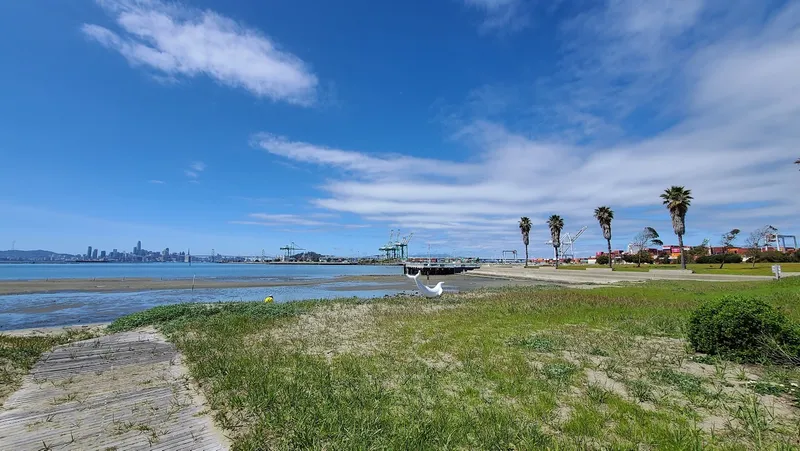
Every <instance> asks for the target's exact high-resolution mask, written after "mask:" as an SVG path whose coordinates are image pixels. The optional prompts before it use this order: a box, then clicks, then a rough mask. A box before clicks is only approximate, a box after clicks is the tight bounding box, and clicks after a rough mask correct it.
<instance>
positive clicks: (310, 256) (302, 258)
mask: <svg viewBox="0 0 800 451" xmlns="http://www.w3.org/2000/svg"><path fill="white" fill-rule="evenodd" d="M320 257H322V254H318V253H316V252H303V253H302V254H294V255H292V257H291V258H292V259H294V261H296V262H318V261H319V259H320Z"/></svg>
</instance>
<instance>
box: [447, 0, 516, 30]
mask: <svg viewBox="0 0 800 451" xmlns="http://www.w3.org/2000/svg"><path fill="white" fill-rule="evenodd" d="M463 1H464V3H465V4H466V5H467V6H468V7H471V8H474V9H477V10H480V11H481V12H482V13H483V14H484V15H485V17H484V20H483V22H482V23H481V26H480V30H481V31H482V32H513V31H518V30H521V29H523V28H525V27H526V26H527V25H528V23H529V17H528V15H527V14H526V13H525V12H524V11H523V9H524V7H525V1H524V0H463Z"/></svg>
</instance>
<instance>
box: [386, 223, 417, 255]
mask: <svg viewBox="0 0 800 451" xmlns="http://www.w3.org/2000/svg"><path fill="white" fill-rule="evenodd" d="M413 236H414V233H413V232H412V233H410V234H408V235H406V236H404V237H401V236H400V230H394V229H392V230H391V231H389V242H387V243H386V244H384V245H383V246H381V247H380V248H378V250H380V251H381V253H384V254H385V255H386V259H387V260H396V259H400V260H406V259H407V258H408V242H409V241H411V238H412V237H413Z"/></svg>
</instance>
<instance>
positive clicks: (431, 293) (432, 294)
mask: <svg viewBox="0 0 800 451" xmlns="http://www.w3.org/2000/svg"><path fill="white" fill-rule="evenodd" d="M420 273H421V272H418V273H417V274H416V275H414V276H411V275H408V274H406V277H408V278H409V279H414V283H416V284H417V289H418V290H419V293H420V294H421V295H423V296H425V297H426V298H437V297H439V296H441V295H442V292H443V291H444V289H443V288H442V285H444V282H439V283H437V284H436V286H435V287H433V288H429V287H427V286H425V285H424V284H423V283H422V282H421V281H420V280H419V275H420Z"/></svg>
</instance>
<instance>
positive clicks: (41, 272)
mask: <svg viewBox="0 0 800 451" xmlns="http://www.w3.org/2000/svg"><path fill="white" fill-rule="evenodd" d="M402 273H403V268H402V267H400V266H369V265H365V266H360V265H342V266H336V265H330V266H327V265H326V266H323V265H246V264H219V263H192V266H189V265H188V264H187V263H75V264H39V263H37V264H0V280H32V279H90V278H93V277H97V278H102V277H154V278H164V279H184V278H189V279H191V278H192V277H193V276H197V277H203V278H217V279H240V278H263V279H274V280H288V279H314V278H319V279H326V278H331V277H338V276H363V275H386V274H389V275H391V274H402Z"/></svg>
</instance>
